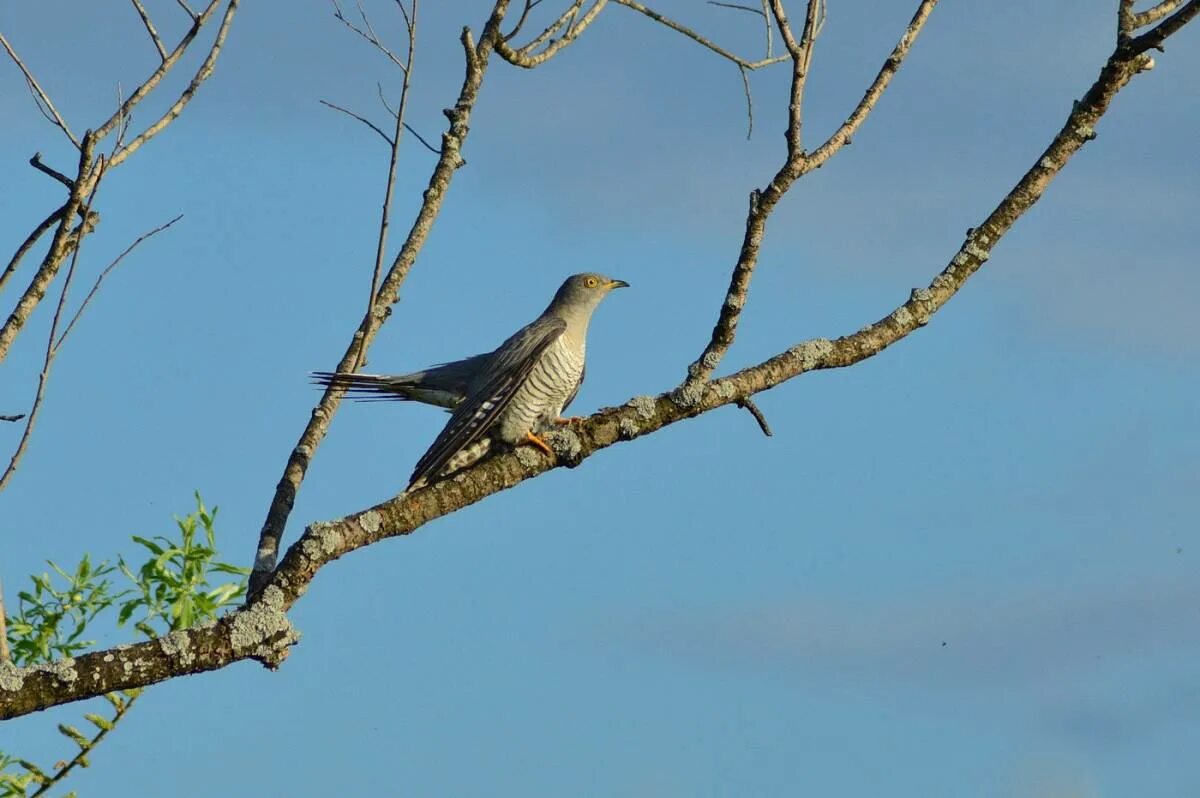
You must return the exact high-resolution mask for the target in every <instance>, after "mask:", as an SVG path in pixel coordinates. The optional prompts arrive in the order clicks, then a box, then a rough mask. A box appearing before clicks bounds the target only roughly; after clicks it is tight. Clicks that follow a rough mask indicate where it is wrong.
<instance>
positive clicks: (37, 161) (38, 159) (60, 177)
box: [29, 152, 75, 191]
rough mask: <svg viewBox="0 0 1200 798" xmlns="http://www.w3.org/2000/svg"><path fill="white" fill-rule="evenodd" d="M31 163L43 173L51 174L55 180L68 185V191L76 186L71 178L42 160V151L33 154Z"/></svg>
mask: <svg viewBox="0 0 1200 798" xmlns="http://www.w3.org/2000/svg"><path fill="white" fill-rule="evenodd" d="M29 165H30V166H32V167H33V168H34V169H36V170H38V171H39V172H41V173H43V174H47V175H50V176H51V177H53V178H54V179H55V180H57V181H58V182H60V183H62V184H63V185H64V186H66V187H67V190H68V191H69V190H71V189H73V188H75V182H74V181H73V180H71V178H69V177H67V176H66V175H64V174H63V173H62V172H60V171H58V170H57V169H54V168H53V167H50V166H47V165H46V164H45V163H43V162H42V154H41V153H40V152H35V153H34V154H33V157H32V158H30V159H29Z"/></svg>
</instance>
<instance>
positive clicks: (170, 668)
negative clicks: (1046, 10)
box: [0, 46, 1149, 719]
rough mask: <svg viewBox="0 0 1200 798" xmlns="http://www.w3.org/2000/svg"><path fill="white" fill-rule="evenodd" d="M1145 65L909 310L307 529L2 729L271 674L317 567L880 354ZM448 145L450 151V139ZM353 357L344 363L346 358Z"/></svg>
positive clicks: (1043, 161)
mask: <svg viewBox="0 0 1200 798" xmlns="http://www.w3.org/2000/svg"><path fill="white" fill-rule="evenodd" d="M1148 64H1149V58H1148V57H1147V56H1145V55H1144V54H1142V53H1139V52H1131V51H1130V50H1129V49H1128V48H1126V47H1123V46H1122V47H1118V48H1117V50H1116V52H1114V54H1113V55H1112V56H1111V57H1110V58H1109V59H1108V61H1107V63H1105V65H1104V67H1103V68H1102V69H1101V71H1100V75H1099V77H1098V78H1097V80H1096V82H1095V83H1094V84H1093V85H1092V86H1091V88H1090V89H1088V91H1087V93H1086V94H1085V95H1084V96H1083V98H1082V99H1081V100H1079V101H1078V102H1076V103H1075V105H1074V107H1073V108H1072V110H1071V112H1070V114H1069V115H1068V116H1067V120H1066V122H1065V124H1064V125H1063V127H1062V129H1061V130H1059V132H1058V133H1057V135H1055V137H1054V139H1053V140H1052V141H1051V143H1050V145H1049V146H1048V147H1047V148H1046V149H1045V151H1044V152H1043V153H1042V154H1041V156H1040V157H1039V158H1038V159H1037V161H1036V163H1034V165H1033V166H1032V167H1031V168H1030V169H1029V171H1027V172H1026V173H1025V175H1024V176H1023V177H1022V178H1021V179H1020V180H1019V181H1018V182H1017V184H1016V186H1014V188H1013V189H1012V190H1011V191H1010V192H1009V193H1008V194H1007V195H1006V196H1005V197H1004V198H1003V199H1002V200H1001V201H1000V203H999V204H998V205H997V206H996V207H995V209H993V210H992V212H991V213H990V214H989V215H988V216H987V218H986V219H984V221H983V222H982V223H981V224H980V225H979V226H978V227H977V228H974V229H973V230H972V231H971V232H970V234H969V235H968V236H967V238H966V241H964V243H963V244H962V246H961V247H959V249H958V252H957V253H956V254H955V255H954V257H953V258H952V259H951V260H950V263H949V264H948V265H947V266H946V267H945V268H944V269H943V270H942V271H941V272H940V273H939V274H938V275H937V276H936V277H934V279H933V280H932V281H931V282H930V284H929V285H928V286H927V287H926V288H922V289H914V290H913V292H912V294H911V296H910V297H909V298H908V300H907V301H906V302H904V303H903V304H901V305H900V306H898V307H897V308H896V309H895V310H893V311H892V312H891V313H889V314H887V315H886V316H884V317H883V318H882V319H880V320H879V321H877V322H875V323H874V324H870V325H868V326H866V327H864V328H863V329H861V330H859V331H857V332H855V333H852V334H850V335H846V336H843V337H841V338H836V339H833V340H829V339H824V338H818V339H813V340H809V341H804V342H802V343H800V344H797V345H796V346H793V347H791V348H790V349H787V350H786V351H784V352H781V353H779V354H778V355H776V356H774V357H772V358H770V359H769V360H766V361H764V362H762V363H759V364H757V365H754V366H751V367H749V368H746V369H743V370H741V371H739V372H736V373H734V374H731V375H729V376H727V377H723V378H720V379H717V380H713V381H711V382H705V383H703V384H701V385H699V386H697V388H696V389H695V390H694V391H691V392H682V393H681V392H679V391H674V392H670V393H664V394H660V395H658V396H640V397H635V398H634V399H631V400H630V401H629V402H627V403H626V404H625V405H623V406H621V407H617V408H608V409H605V410H602V411H601V412H599V413H597V414H595V415H593V416H591V417H590V418H588V419H586V420H585V421H584V422H583V423H581V424H578V425H573V426H572V427H571V428H569V429H564V430H559V431H557V432H555V433H552V434H551V435H550V440H551V443H552V445H553V446H554V448H555V451H556V452H557V458H556V459H555V460H554V461H553V462H552V461H551V459H550V458H549V457H547V456H546V455H543V454H540V453H538V452H536V451H533V450H532V449H531V448H529V447H521V448H519V449H517V450H516V451H514V452H511V453H507V454H502V455H499V456H496V457H492V458H489V459H486V460H484V461H482V462H480V463H479V464H477V465H475V466H473V467H472V468H469V469H467V470H465V471H462V472H460V473H458V474H456V475H455V476H453V477H450V478H448V479H445V480H442V481H441V482H438V483H435V484H433V485H431V486H429V487H427V488H424V489H421V490H418V491H415V492H413V493H409V494H403V495H401V496H398V497H396V498H393V499H390V500H388V501H385V502H383V503H381V504H379V505H376V506H375V507H372V508H370V509H368V510H364V511H362V512H359V513H355V514H353V515H350V516H347V517H345V518H341V519H338V520H336V521H330V522H319V523H314V524H311V525H310V526H309V527H308V528H307V529H306V530H305V532H304V534H303V535H302V536H301V538H300V539H299V540H298V541H297V542H296V543H295V544H294V545H293V546H292V547H291V548H290V549H289V550H288V552H287V554H286V556H285V557H284V558H283V560H282V561H281V562H280V564H279V567H278V568H276V569H275V570H274V571H273V572H272V573H271V574H270V575H269V579H268V581H267V584H266V585H265V586H264V587H263V588H261V589H260V590H259V591H258V592H257V594H256V598H255V599H254V600H253V601H252V603H251V604H250V605H249V606H248V607H246V608H244V609H241V610H238V611H236V612H234V613H232V614H230V615H229V616H226V617H225V618H222V619H221V620H220V621H218V622H217V623H215V624H213V625H209V626H204V627H198V628H195V629H189V630H185V631H180V632H174V633H172V634H171V635H168V636H167V637H165V638H163V639H161V640H156V641H151V642H147V643H140V644H137V645H134V646H125V647H120V648H117V649H111V650H107V651H98V652H94V653H91V654H86V655H84V656H81V657H78V658H76V659H73V660H63V661H60V662H56V663H53V664H51V665H47V666H41V667H37V668H26V669H19V668H14V667H13V666H12V665H11V664H0V719H2V718H9V717H15V716H18V715H23V714H28V713H30V712H34V711H37V710H40V709H45V708H47V707H51V706H56V705H59V704H64V703H68V702H71V701H77V700H80V699H84V698H90V697H93V696H96V695H101V694H103V693H105V692H110V691H112V690H116V689H127V688H132V687H143V686H146V685H149V684H154V683H156V682H160V681H163V680H165V679H169V678H172V677H175V676H181V675H186V674H190V673H198V672H201V671H206V670H213V669H216V668H221V667H224V666H225V665H228V664H230V663H232V662H236V661H239V660H243V659H256V660H258V661H260V662H263V663H264V664H266V665H268V666H271V667H274V666H277V665H278V664H279V663H280V662H281V661H282V659H283V658H284V657H285V656H286V654H287V650H288V647H289V646H290V645H291V644H292V643H294V642H295V640H296V634H295V632H294V631H293V630H292V628H291V626H290V624H289V623H288V620H287V616H286V612H287V610H288V609H289V608H290V607H291V606H292V605H293V604H294V603H295V602H296V601H297V600H298V599H299V598H300V597H301V596H302V595H303V594H304V593H305V591H306V590H307V589H308V586H309V584H310V583H311V582H312V579H313V578H314V576H315V575H316V573H317V571H318V570H319V569H320V568H321V567H322V566H324V565H325V564H326V563H329V562H331V561H333V560H335V559H337V558H339V557H341V556H343V555H345V554H347V553H349V552H351V551H354V550H356V549H360V548H364V547H366V546H369V545H371V544H373V543H375V542H377V541H380V540H383V539H386V538H390V537H396V536H400V535H406V534H409V533H411V532H413V531H414V530H416V529H418V528H420V527H421V526H423V525H425V524H427V523H428V522H430V521H432V520H434V519H437V518H440V517H442V516H444V515H447V514H449V513H453V512H455V511H457V510H459V509H461V508H463V507H466V506H467V505H470V504H473V503H475V502H477V501H480V500H482V499H484V498H486V497H488V496H490V495H492V494H494V493H497V492H499V491H501V490H505V489H507V488H510V487H512V486H514V485H516V484H518V483H520V482H522V481H524V480H526V479H530V478H532V477H535V476H537V475H538V474H541V473H543V472H545V471H548V470H550V469H552V468H556V467H562V466H565V467H574V466H576V465H579V464H580V463H581V462H582V461H583V460H584V459H586V458H588V457H590V456H591V455H593V454H595V453H596V452H598V451H600V450H601V449H604V448H607V447H609V446H612V445H614V444H616V443H619V442H621V441H629V440H633V439H636V438H639V437H642V436H644V435H649V434H652V433H654V432H655V431H657V430H659V429H661V428H663V427H665V426H667V425H670V424H674V423H677V422H679V421H683V420H685V419H688V418H693V417H695V416H698V415H701V414H703V413H706V412H708V411H710V410H714V409H716V408H719V407H723V406H725V405H730V404H734V405H736V404H739V403H744V402H745V400H747V399H748V398H750V397H752V396H753V395H754V394H756V393H760V392H762V391H765V390H768V389H770V388H773V387H775V386H776V385H779V384H781V383H783V382H786V381H788V380H791V379H794V378H795V377H797V376H799V375H800V374H803V373H805V372H808V371H814V370H817V369H831V368H842V367H845V366H850V365H853V364H855V363H859V362H861V361H863V360H865V359H867V358H869V357H872V356H874V355H876V354H878V353H879V352H881V351H882V350H883V349H885V348H886V347H888V346H890V345H891V344H893V343H895V342H897V341H899V340H901V339H902V338H904V337H906V336H908V335H909V334H910V333H912V332H913V331H914V330H916V329H918V328H919V327H921V326H923V325H924V324H926V323H927V322H928V321H929V319H930V317H931V316H932V315H933V314H934V313H935V312H937V311H938V310H939V309H940V308H941V307H942V306H943V305H945V304H946V302H948V301H949V300H950V299H951V297H953V296H954V295H955V294H956V293H957V292H958V290H959V289H960V288H962V286H963V285H964V284H965V283H966V281H967V280H968V279H969V278H970V277H971V275H972V274H974V273H975V272H976V271H978V270H979V268H980V267H982V265H983V264H984V263H985V262H986V261H987V259H988V257H989V255H990V252H991V249H992V248H993V247H994V246H995V245H996V244H997V242H998V241H999V240H1000V238H1001V237H1002V236H1003V235H1004V234H1005V233H1006V232H1007V231H1008V230H1009V229H1011V227H1012V226H1013V224H1014V223H1015V222H1016V221H1017V219H1019V218H1020V217H1021V216H1022V215H1023V214H1024V213H1025V212H1026V211H1028V210H1029V209H1030V208H1031V207H1032V206H1033V205H1034V204H1035V203H1036V202H1037V201H1038V200H1039V199H1041V197H1042V196H1043V194H1045V192H1046V189H1047V188H1048V187H1049V185H1050V183H1051V181H1052V180H1053V179H1054V177H1055V176H1056V175H1057V174H1058V173H1059V172H1060V171H1061V170H1062V169H1063V167H1064V166H1065V165H1066V163H1067V161H1068V160H1069V159H1070V158H1071V157H1072V156H1073V155H1074V154H1075V153H1077V152H1078V151H1079V150H1080V149H1082V147H1083V146H1084V145H1085V144H1086V143H1087V142H1088V141H1090V140H1091V139H1092V138H1094V136H1095V133H1094V129H1095V125H1096V123H1097V122H1098V121H1099V120H1100V118H1101V117H1102V116H1103V115H1104V113H1105V112H1106V111H1107V110H1108V108H1109V105H1110V104H1111V102H1112V100H1113V98H1114V97H1115V96H1116V94H1117V92H1119V91H1120V90H1121V88H1123V87H1124V86H1125V85H1126V84H1127V83H1128V82H1129V81H1130V80H1131V79H1132V78H1133V77H1134V76H1135V75H1136V74H1137V73H1138V72H1140V71H1143V70H1145V69H1146V68H1147V66H1148ZM476 88H478V86H477V83H476ZM446 138H447V140H449V138H450V134H449V133H448V134H447V136H446ZM390 276H391V275H389V277H390ZM384 290H385V291H386V290H387V287H386V281H385V287H384ZM356 340H357V339H356ZM351 354H352V353H349V352H348V354H347V357H349V356H350V355H351Z"/></svg>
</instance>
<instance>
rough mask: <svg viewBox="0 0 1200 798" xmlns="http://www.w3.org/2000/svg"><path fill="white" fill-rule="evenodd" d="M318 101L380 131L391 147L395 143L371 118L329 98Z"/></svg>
mask: <svg viewBox="0 0 1200 798" xmlns="http://www.w3.org/2000/svg"><path fill="white" fill-rule="evenodd" d="M317 102H319V103H321V105H324V106H325V107H326V108H332V109H333V110H335V111H341V112H342V113H343V114H345V115H346V116H348V117H351V118H353V119H357V120H358V121H359V122H362V123H363V124H364V125H366V126H367V127H369V128H371V130H374V131H375V132H376V133H378V134H379V136H380V137H381V138H382V139H383V140H384V141H386V142H387V143H388V146H389V147H390V146H393V145H394V144H395V142H393V141H392V137H391V136H389V135H388V134H387V133H384V132H383V131H382V130H380V129H379V127H378V126H377V125H376V124H375V123H374V122H372V121H371V120H370V119H367V118H366V117H364V116H359V115H358V114H356V113H354V112H353V111H351V110H348V109H346V108H343V107H342V106H340V105H334V104H333V103H331V102H329V101H328V100H318V101H317Z"/></svg>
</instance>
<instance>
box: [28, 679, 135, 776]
mask: <svg viewBox="0 0 1200 798" xmlns="http://www.w3.org/2000/svg"><path fill="white" fill-rule="evenodd" d="M141 695H142V693H135V694H133V695H131V696H128V697H127V698H125V699H124V700H123V701H122V702H121V703H120V704H117V705H116V711H115V712H114V713H113V716H112V717H111V718H109V721H108V722H109V724H110V725H109V726H108V727H107V728H102V729H100V732H99V734H97V735H96V736H95V737H93V738H92V739H91V741H90V742H89V744H88V746H87V748H85V749H82V750H80V751H79V753H77V754H76V755H75V756H74V757H72V758H71V761H70V762H67V763H66V764H65V765H63V766H62V767H61V768H59V769H58V770H57V771H56V772H55V774H54V775H53V776H51V777H50V778H49V779H48V780H47V781H45V782H44V783H43V784H42V786H41V787H39V788H38V791H37V792H35V793H31V794H30V796H29V798H39V796H42V795H45V794H46V793H47V792H49V790H50V788H51V787H53V786H55V785H56V784H58V783H59V782H61V781H62V780H63V779H65V778H66V777H67V775H68V774H70V772H71V771H72V770H74V769H75V768H77V767H87V766H88V759H87V757H88V755H89V754H91V753H92V751H93V750H95V748H96V746H97V745H99V744H100V742H101V741H102V740H103V739H104V738H105V737H106V736H108V733H109V732H110V731H112V729H113V727H115V726H116V725H117V724H118V723H120V722H121V719H122V718H123V717H125V713H126V712H128V711H129V708H130V707H132V706H133V705H134V703H135V702H136V701H137V700H138V698H139V697H140V696H141Z"/></svg>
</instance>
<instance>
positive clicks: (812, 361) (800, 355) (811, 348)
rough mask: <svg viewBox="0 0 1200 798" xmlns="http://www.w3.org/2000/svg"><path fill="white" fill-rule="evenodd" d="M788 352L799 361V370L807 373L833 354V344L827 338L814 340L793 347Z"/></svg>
mask: <svg viewBox="0 0 1200 798" xmlns="http://www.w3.org/2000/svg"><path fill="white" fill-rule="evenodd" d="M788 352H789V353H790V354H791V355H792V357H794V358H797V359H798V360H799V361H800V367H801V369H803V370H804V371H808V370H809V369H812V368H815V367H816V366H817V364H818V363H820V362H821V361H822V360H824V359H825V358H826V357H828V356H829V355H830V353H832V352H833V342H832V341H830V340H829V339H828V338H814V339H812V340H811V341H805V342H804V343H802V344H797V345H796V346H793V347H792V348H791V349H789V350H788Z"/></svg>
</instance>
